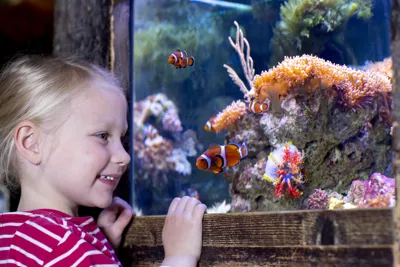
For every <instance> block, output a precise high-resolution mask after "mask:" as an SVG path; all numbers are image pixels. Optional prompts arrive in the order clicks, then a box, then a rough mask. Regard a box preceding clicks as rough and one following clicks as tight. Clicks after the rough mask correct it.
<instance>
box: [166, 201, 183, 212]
mask: <svg viewBox="0 0 400 267" xmlns="http://www.w3.org/2000/svg"><path fill="white" fill-rule="evenodd" d="M180 200H181V199H180V198H179V197H176V198H174V200H172V202H171V204H170V205H169V208H168V214H170V213H172V212H174V211H175V210H176V207H177V206H178V203H179V201H180Z"/></svg>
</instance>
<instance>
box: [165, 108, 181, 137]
mask: <svg viewBox="0 0 400 267" xmlns="http://www.w3.org/2000/svg"><path fill="white" fill-rule="evenodd" d="M162 125H163V128H164V130H166V131H169V132H180V131H182V125H181V121H180V119H179V117H178V113H177V110H175V109H168V110H167V111H166V112H165V113H164V115H163V117H162Z"/></svg>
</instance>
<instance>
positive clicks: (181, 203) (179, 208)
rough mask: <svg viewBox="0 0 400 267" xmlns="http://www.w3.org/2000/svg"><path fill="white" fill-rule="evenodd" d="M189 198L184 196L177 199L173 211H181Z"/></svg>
mask: <svg viewBox="0 0 400 267" xmlns="http://www.w3.org/2000/svg"><path fill="white" fill-rule="evenodd" d="M189 199H190V198H189V197H188V196H184V197H183V198H181V201H179V203H178V206H177V207H176V209H175V211H177V212H182V211H183V210H184V209H185V206H186V203H187V202H188V200H189Z"/></svg>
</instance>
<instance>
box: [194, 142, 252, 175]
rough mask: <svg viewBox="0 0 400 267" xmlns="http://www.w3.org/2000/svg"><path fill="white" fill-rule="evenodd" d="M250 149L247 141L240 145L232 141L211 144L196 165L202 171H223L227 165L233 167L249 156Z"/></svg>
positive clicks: (216, 172)
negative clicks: (223, 144)
mask: <svg viewBox="0 0 400 267" xmlns="http://www.w3.org/2000/svg"><path fill="white" fill-rule="evenodd" d="M247 154H248V150H247V146H246V144H245V143H243V144H242V145H239V144H238V143H236V142H230V143H229V144H227V145H226V146H220V145H217V144H211V145H210V146H209V147H208V149H207V150H206V151H205V152H204V153H203V154H202V155H200V157H198V158H197V160H196V167H197V168H198V169H199V170H202V171H211V172H213V173H215V174H218V173H221V172H223V171H224V170H225V168H226V167H233V166H236V165H238V164H239V162H240V161H241V160H242V159H244V158H245V157H247Z"/></svg>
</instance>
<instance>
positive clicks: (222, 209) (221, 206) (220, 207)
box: [207, 200, 231, 214]
mask: <svg viewBox="0 0 400 267" xmlns="http://www.w3.org/2000/svg"><path fill="white" fill-rule="evenodd" d="M230 209H231V204H226V200H224V201H222V202H221V203H215V204H214V205H213V206H212V207H211V208H208V209H207V213H208V214H211V213H227V212H229V211H230Z"/></svg>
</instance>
